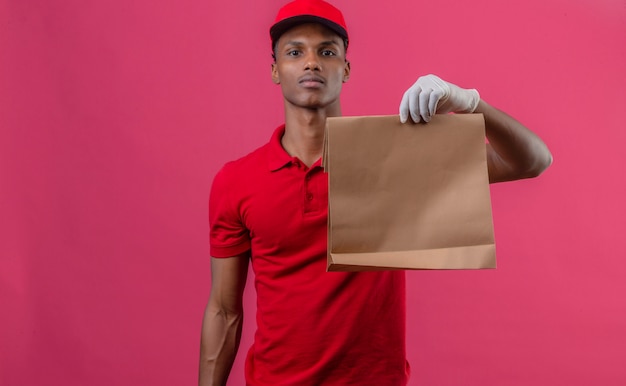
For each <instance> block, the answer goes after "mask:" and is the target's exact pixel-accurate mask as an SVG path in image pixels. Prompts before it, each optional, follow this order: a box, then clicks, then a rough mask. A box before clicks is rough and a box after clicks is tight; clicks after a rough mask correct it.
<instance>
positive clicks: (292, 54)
mask: <svg viewBox="0 0 626 386" xmlns="http://www.w3.org/2000/svg"><path fill="white" fill-rule="evenodd" d="M287 55H288V56H298V55H300V51H299V50H289V51H287Z"/></svg>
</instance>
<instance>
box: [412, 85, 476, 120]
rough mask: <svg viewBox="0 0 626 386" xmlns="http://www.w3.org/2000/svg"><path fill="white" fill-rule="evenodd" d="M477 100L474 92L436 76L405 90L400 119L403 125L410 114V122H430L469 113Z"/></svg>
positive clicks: (473, 108) (474, 108) (474, 107)
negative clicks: (445, 115) (456, 114)
mask: <svg viewBox="0 0 626 386" xmlns="http://www.w3.org/2000/svg"><path fill="white" fill-rule="evenodd" d="M479 101H480V95H479V94H478V91H477V90H475V89H471V90H470V89H464V88H460V87H459V86H455V85H453V84H452V83H448V82H446V81H444V80H442V79H441V78H439V77H438V76H436V75H432V74H431V75H426V76H422V77H420V78H419V79H417V82H415V84H414V85H413V86H411V88H409V89H408V90H406V92H405V93H404V96H402V102H400V120H401V121H402V123H404V122H406V121H407V119H408V118H409V113H410V114H411V119H413V121H414V122H416V123H417V122H420V121H424V122H430V118H431V117H432V116H433V115H435V114H436V113H437V114H445V113H450V112H454V113H473V112H474V110H476V107H477V106H478V102H479Z"/></svg>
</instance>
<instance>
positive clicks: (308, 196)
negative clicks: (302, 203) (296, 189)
mask: <svg viewBox="0 0 626 386" xmlns="http://www.w3.org/2000/svg"><path fill="white" fill-rule="evenodd" d="M306 199H307V200H309V201H311V200H312V199H313V195H312V194H311V193H307V195H306Z"/></svg>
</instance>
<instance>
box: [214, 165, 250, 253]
mask: <svg viewBox="0 0 626 386" xmlns="http://www.w3.org/2000/svg"><path fill="white" fill-rule="evenodd" d="M234 176H235V173H233V172H232V169H229V168H228V165H226V166H225V167H223V168H222V170H220V171H219V172H218V173H217V175H216V176H215V178H214V179H213V185H212V186H211V194H210V196H209V242H210V250H211V256H213V257H232V256H236V255H239V254H241V253H244V252H246V251H247V250H249V249H250V232H249V231H248V229H246V227H245V226H244V224H243V221H242V217H241V213H240V210H239V208H240V205H239V203H238V200H240V198H239V197H241V196H240V195H237V194H236V193H237V189H235V188H234V187H233V185H235V180H234V179H233V177H234ZM239 193H241V192H239Z"/></svg>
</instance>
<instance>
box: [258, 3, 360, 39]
mask: <svg viewBox="0 0 626 386" xmlns="http://www.w3.org/2000/svg"><path fill="white" fill-rule="evenodd" d="M304 23H318V24H322V25H323V26H325V27H327V28H329V29H330V30H331V31H333V32H335V33H336V34H337V35H339V36H341V37H342V38H343V39H345V40H346V41H347V40H348V29H347V28H346V22H345V20H344V19H343V15H342V14H341V11H340V10H339V9H337V8H335V7H334V6H333V5H331V4H329V3H327V2H325V1H323V0H295V1H292V2H291V3H288V4H285V5H284V6H283V7H282V8H281V9H280V10H279V11H278V15H277V16H276V21H274V25H272V27H270V37H271V38H272V46H273V45H274V44H275V43H276V41H277V40H278V38H280V35H282V34H283V33H285V31H287V30H288V29H290V28H292V27H295V26H297V25H299V24H304Z"/></svg>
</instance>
